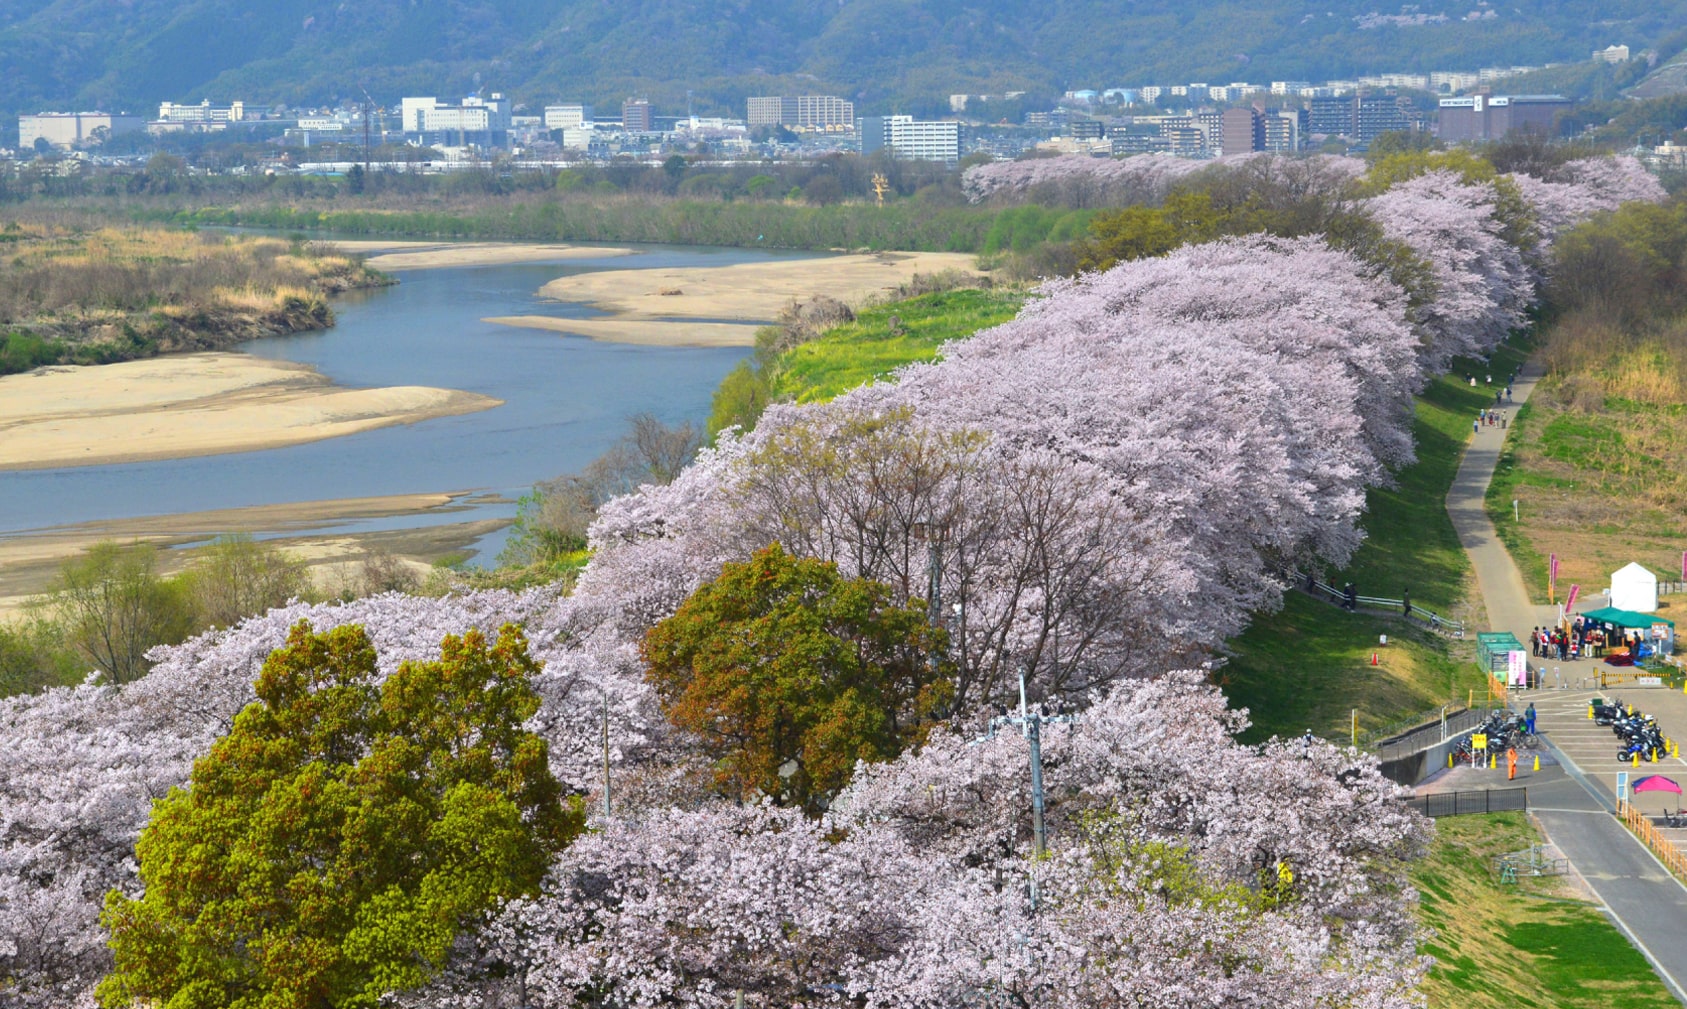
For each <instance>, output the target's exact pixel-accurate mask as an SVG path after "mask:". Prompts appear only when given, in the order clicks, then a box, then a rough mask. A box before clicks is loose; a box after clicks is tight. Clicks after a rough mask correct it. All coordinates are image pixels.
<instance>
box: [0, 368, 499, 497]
mask: <svg viewBox="0 0 1687 1009" xmlns="http://www.w3.org/2000/svg"><path fill="white" fill-rule="evenodd" d="M498 405H499V401H498V400H496V399H492V398H491V397H488V396H480V395H476V394H473V393H466V392H458V391H456V390H452V389H435V388H431V387H427V386H392V387H388V388H379V389H345V388H340V387H337V386H335V385H333V384H332V383H330V382H329V380H328V379H327V378H324V377H323V376H322V375H320V374H319V373H317V372H316V371H315V370H314V369H312V368H310V367H309V366H307V365H300V364H293V363H290V362H285V361H271V360H265V359H262V358H256V357H248V356H247V355H244V354H224V353H217V354H187V355H176V356H171V357H165V358H151V359H148V360H144V361H129V362H125V363H121V364H110V365H102V366H99V367H54V368H44V369H40V370H37V371H35V372H31V373H28V374H20V375H8V376H6V377H4V378H0V470H5V469H38V468H44V467H54V466H89V465H95V464H105V463H117V462H135V461H140V460H146V459H176V458H183V457H187V456H197V455H215V454H219V453H224V452H247V451H252V450H254V449H263V448H276V447H279V446H282V445H296V444H300V443H302V442H309V441H318V440H321V439H323V438H333V437H337V436H339V435H346V434H353V433H355V432H358V431H368V430H371V429H373V428H378V427H387V426H390V425H393V424H409V423H414V422H416V421H420V420H427V419H429V418H432V417H445V416H451V415H454V414H461V413H473V412H475V411H477V410H487V409H490V408H492V407H495V406H498Z"/></svg>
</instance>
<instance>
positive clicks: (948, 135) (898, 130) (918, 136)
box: [856, 116, 961, 164]
mask: <svg viewBox="0 0 1687 1009" xmlns="http://www.w3.org/2000/svg"><path fill="white" fill-rule="evenodd" d="M856 130H857V132H858V133H859V135H860V137H861V153H862V154H871V153H873V152H874V151H877V150H880V149H883V148H888V149H889V150H890V151H891V153H892V154H894V155H895V156H896V157H898V158H902V159H905V160H908V161H944V162H948V163H950V164H953V163H954V162H956V161H959V160H960V159H961V124H960V123H958V122H955V121H953V120H942V121H937V122H924V121H920V120H916V119H915V118H914V117H913V116H867V117H865V118H863V119H861V120H859V121H858V122H857V123H856Z"/></svg>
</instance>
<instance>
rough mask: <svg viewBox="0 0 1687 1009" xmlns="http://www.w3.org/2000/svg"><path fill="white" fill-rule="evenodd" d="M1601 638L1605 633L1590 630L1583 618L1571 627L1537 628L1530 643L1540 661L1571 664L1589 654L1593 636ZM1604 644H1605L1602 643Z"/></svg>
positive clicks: (1531, 634)
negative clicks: (1551, 660)
mask: <svg viewBox="0 0 1687 1009" xmlns="http://www.w3.org/2000/svg"><path fill="white" fill-rule="evenodd" d="M1595 634H1598V635H1599V636H1600V637H1601V638H1603V636H1604V632H1603V631H1596V630H1588V629H1586V628H1585V627H1584V626H1583V621H1582V618H1581V617H1577V618H1576V619H1575V622H1574V623H1573V624H1571V625H1570V626H1569V627H1537V628H1535V629H1534V631H1533V632H1531V633H1530V635H1529V643H1530V646H1531V648H1532V649H1533V650H1534V653H1535V657H1536V658H1538V659H1557V660H1558V661H1560V662H1569V661H1572V660H1574V659H1579V658H1581V657H1582V656H1583V655H1587V654H1588V653H1589V649H1590V648H1591V647H1592V641H1591V640H1590V639H1591V637H1592V635H1595ZM1601 643H1603V642H1601Z"/></svg>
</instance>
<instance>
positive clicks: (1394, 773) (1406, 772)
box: [1382, 728, 1476, 786]
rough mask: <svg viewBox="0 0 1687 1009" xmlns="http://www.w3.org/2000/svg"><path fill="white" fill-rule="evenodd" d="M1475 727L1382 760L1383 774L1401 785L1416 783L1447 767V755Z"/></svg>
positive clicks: (1473, 730)
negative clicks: (1401, 754)
mask: <svg viewBox="0 0 1687 1009" xmlns="http://www.w3.org/2000/svg"><path fill="white" fill-rule="evenodd" d="M1475 731H1476V730H1475V729H1474V728H1470V729H1466V730H1464V731H1463V732H1459V733H1455V734H1453V735H1450V736H1448V737H1447V738H1446V739H1445V740H1444V741H1442V742H1439V743H1436V744H1435V745H1434V746H1431V747H1430V748H1429V749H1427V750H1419V751H1418V752H1416V753H1409V754H1407V755H1406V756H1404V757H1399V758H1397V759H1394V760H1385V761H1383V762H1382V776H1383V777H1385V778H1387V779H1388V780H1389V781H1392V782H1395V783H1396V784H1400V785H1408V786H1410V785H1416V784H1417V783H1418V782H1420V781H1422V780H1423V779H1425V778H1427V777H1429V776H1430V775H1432V774H1434V773H1435V772H1436V771H1443V770H1446V768H1447V755H1448V754H1450V753H1452V752H1453V751H1454V750H1455V749H1457V748H1458V745H1459V741H1460V740H1462V739H1464V738H1465V737H1466V736H1468V735H1470V734H1471V733H1472V732H1475Z"/></svg>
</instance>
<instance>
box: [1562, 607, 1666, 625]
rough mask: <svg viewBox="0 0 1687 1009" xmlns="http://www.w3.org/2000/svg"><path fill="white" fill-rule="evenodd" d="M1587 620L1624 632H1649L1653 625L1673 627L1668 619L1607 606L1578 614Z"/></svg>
mask: <svg viewBox="0 0 1687 1009" xmlns="http://www.w3.org/2000/svg"><path fill="white" fill-rule="evenodd" d="M1580 615H1581V616H1583V617H1585V618H1587V619H1588V620H1597V621H1599V622H1600V623H1604V624H1615V625H1616V626H1618V627H1621V628H1622V629H1623V630H1625V631H1644V630H1650V629H1651V627H1652V625H1653V624H1668V625H1669V626H1671V627H1674V626H1675V621H1673V620H1671V619H1669V618H1668V617H1660V616H1658V615H1657V614H1656V613H1636V612H1634V611H1633V610H1619V609H1617V608H1616V607H1615V606H1607V607H1605V608H1604V609H1602V610H1589V611H1587V612H1586V613H1583V614H1580Z"/></svg>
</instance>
